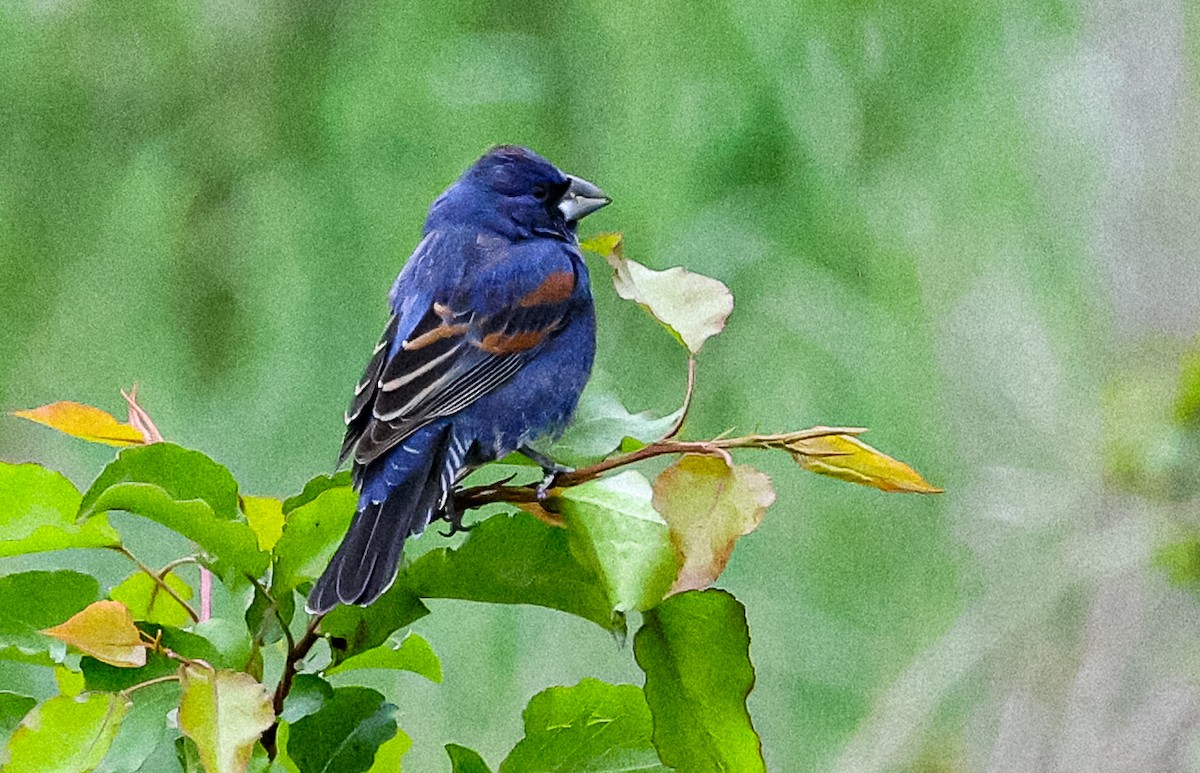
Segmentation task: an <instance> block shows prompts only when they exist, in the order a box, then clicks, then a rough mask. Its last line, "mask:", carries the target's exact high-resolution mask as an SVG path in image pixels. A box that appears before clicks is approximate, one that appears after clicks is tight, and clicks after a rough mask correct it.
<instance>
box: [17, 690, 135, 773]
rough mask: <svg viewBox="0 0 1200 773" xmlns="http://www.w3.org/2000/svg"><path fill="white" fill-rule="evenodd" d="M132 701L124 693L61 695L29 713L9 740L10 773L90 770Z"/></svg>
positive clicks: (111, 738)
mask: <svg viewBox="0 0 1200 773" xmlns="http://www.w3.org/2000/svg"><path fill="white" fill-rule="evenodd" d="M128 710H129V703H128V701H126V699H125V698H123V697H121V696H120V695H113V694H110V693H84V694H83V695H80V696H78V697H75V698H69V697H67V696H65V695H60V696H57V697H54V698H51V699H50V700H48V701H46V702H45V703H43V704H41V705H40V706H38V707H37V708H35V709H33V711H31V712H29V714H27V715H26V716H25V719H24V720H22V722H21V724H20V726H19V727H18V728H17V729H16V730H15V731H13V734H12V737H11V738H9V740H8V749H7V751H8V755H9V756H8V762H7V763H6V764H5V765H4V766H3V767H4V773H87V772H88V771H91V770H93V769H94V768H95V767H96V766H97V765H99V764H100V761H101V760H102V759H104V755H105V754H106V753H107V752H108V748H109V746H110V745H111V744H112V741H113V738H114V737H116V734H117V730H118V729H119V728H120V726H121V720H122V719H123V718H124V716H125V714H126V712H127V711H128Z"/></svg>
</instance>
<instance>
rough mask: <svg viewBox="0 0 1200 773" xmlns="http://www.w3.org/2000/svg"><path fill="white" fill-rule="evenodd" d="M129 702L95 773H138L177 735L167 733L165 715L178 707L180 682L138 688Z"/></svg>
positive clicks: (170, 732)
mask: <svg viewBox="0 0 1200 773" xmlns="http://www.w3.org/2000/svg"><path fill="white" fill-rule="evenodd" d="M130 700H132V702H133V706H132V708H131V709H130V710H129V713H128V714H126V715H125V719H124V720H122V721H121V729H120V730H119V731H118V732H117V737H116V738H115V739H114V740H113V742H112V747H111V748H110V749H109V750H108V754H107V755H105V757H104V760H103V761H102V762H101V763H100V765H99V767H97V768H96V773H139V771H141V770H142V769H143V766H144V765H145V763H146V760H148V759H149V758H150V756H151V755H152V754H154V752H155V750H157V749H158V747H159V746H160V745H161V744H163V743H164V742H166V741H167V739H168V738H170V737H171V736H172V735H174V732H173V731H168V728H167V722H166V716H167V714H168V713H170V712H171V710H172V709H174V708H175V707H176V706H178V705H179V684H178V683H177V682H164V683H162V684H154V685H149V686H147V687H142V688H139V689H137V690H135V691H134V692H133V693H131V694H130Z"/></svg>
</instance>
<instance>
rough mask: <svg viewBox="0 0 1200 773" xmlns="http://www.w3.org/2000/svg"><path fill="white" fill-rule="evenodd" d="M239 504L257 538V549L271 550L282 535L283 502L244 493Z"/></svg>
mask: <svg viewBox="0 0 1200 773" xmlns="http://www.w3.org/2000/svg"><path fill="white" fill-rule="evenodd" d="M241 505H242V512H243V513H245V514H246V522H247V523H249V524H250V529H251V530H252V531H253V532H254V536H255V537H256V538H257V539H258V549H259V550H264V551H268V552H269V551H271V550H272V549H273V548H274V547H275V543H276V542H279V538H280V537H282V536H283V521H284V517H283V502H282V501H280V500H278V499H273V498H272V497H253V496H249V495H245V496H242V498H241Z"/></svg>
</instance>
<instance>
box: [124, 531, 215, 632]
mask: <svg viewBox="0 0 1200 773" xmlns="http://www.w3.org/2000/svg"><path fill="white" fill-rule="evenodd" d="M109 550H115V551H116V552H118V553H120V554H121V555H123V556H125V557H126V558H128V559H129V560H130V561H132V562H133V563H134V564H136V565H137V568H138V569H141V570H142V571H143V572H145V573H146V574H147V575H148V576H149V577H150V579H152V580H154V583H155V584H156V585H158V587H159V588H161V589H162V590H163V591H165V592H166V594H167V595H168V596H170V597H171V598H173V599H174V600H175V602H176V603H177V604H179V606H181V607H183V608H184V609H185V610H187V613H188V617H190V618H192V622H194V623H198V622H200V615H198V614H197V613H196V610H194V609H192V608H191V606H189V605H188V603H187V602H186V601H184V600H183V599H182V598H180V596H179V594H178V593H176V592H175V589H174V588H172V587H171V586H170V585H168V584H167V581H166V578H165V575H166V572H163V574H161V575H160V574H159V573H158V572H156V571H154V570H153V569H151V568H150V567H149V566H146V564H144V563H142V562H141V561H140V560H139V559H138V557H137V556H135V555H134V554H133V553H131V552H129V548H127V547H125V546H124V545H111V546H109Z"/></svg>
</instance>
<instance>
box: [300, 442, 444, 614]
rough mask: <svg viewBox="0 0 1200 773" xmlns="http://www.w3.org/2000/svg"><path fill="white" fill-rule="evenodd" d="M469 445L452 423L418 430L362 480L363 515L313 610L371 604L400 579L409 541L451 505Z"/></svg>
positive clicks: (313, 596) (311, 599) (323, 580)
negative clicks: (448, 502) (449, 500)
mask: <svg viewBox="0 0 1200 773" xmlns="http://www.w3.org/2000/svg"><path fill="white" fill-rule="evenodd" d="M466 451H467V449H466V447H465V444H463V443H462V442H460V441H459V440H458V438H456V437H455V436H454V433H453V428H452V427H451V426H450V425H449V424H436V425H431V426H428V427H425V428H423V429H421V430H418V431H417V432H416V433H414V434H413V435H412V436H411V437H409V438H407V439H406V440H405V441H404V442H403V443H401V444H399V445H397V446H396V447H395V448H393V449H392V450H391V451H389V452H388V453H387V454H385V455H384V456H382V457H380V458H379V459H378V460H376V461H375V462H373V463H372V464H371V465H370V466H368V467H367V468H366V470H364V471H363V473H362V476H361V483H362V488H361V493H360V494H359V499H358V511H357V512H356V513H355V514H354V520H353V521H351V523H350V530H349V531H348V532H346V536H345V538H343V539H342V544H341V546H340V547H339V548H338V549H337V552H336V553H334V556H333V559H332V560H330V562H329V566H328V568H326V569H325V573H324V574H322V575H321V577H320V579H318V580H317V582H316V584H315V585H314V586H313V589H312V593H310V594H309V596H308V610H309V612H312V613H315V614H320V613H324V612H328V611H329V610H331V609H333V608H334V607H335V606H337V605H338V604H359V605H362V606H366V605H367V604H370V603H371V602H372V601H374V600H375V599H377V598H379V597H380V596H382V595H383V593H384V591H386V590H387V589H388V588H389V587H390V586H391V584H392V582H393V581H394V580H395V579H396V569H397V566H398V565H399V563H400V552H401V550H402V548H403V547H404V540H405V539H407V538H408V537H409V536H410V535H417V534H420V533H421V532H423V531H424V530H425V527H426V526H428V525H429V521H430V519H432V518H433V516H434V514H435V513H436V512H437V511H438V510H440V509H441V508H442V507H443V506H444V505H445V503H446V499H447V497H448V495H449V493H450V490H451V488H452V487H453V486H454V483H455V482H456V481H457V479H458V477H459V475H460V474H461V472H462V470H463V469H464V466H465V457H466Z"/></svg>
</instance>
